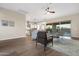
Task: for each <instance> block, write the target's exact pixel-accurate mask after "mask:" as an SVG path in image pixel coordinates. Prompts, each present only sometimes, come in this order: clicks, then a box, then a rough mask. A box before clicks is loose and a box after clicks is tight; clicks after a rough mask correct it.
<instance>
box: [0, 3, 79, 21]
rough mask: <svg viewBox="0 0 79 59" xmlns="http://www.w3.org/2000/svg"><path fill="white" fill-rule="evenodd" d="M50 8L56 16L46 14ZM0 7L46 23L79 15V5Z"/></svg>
mask: <svg viewBox="0 0 79 59" xmlns="http://www.w3.org/2000/svg"><path fill="white" fill-rule="evenodd" d="M48 6H50V8H51V9H53V10H55V12H56V13H55V14H46V11H45V9H46V8H47V7H48ZM0 7H3V8H6V9H10V10H13V11H17V12H19V13H22V14H26V17H27V18H29V19H30V21H45V20H46V19H48V20H49V19H51V18H56V17H60V16H66V15H71V14H75V13H79V4H78V3H52V4H50V5H49V4H48V3H0Z"/></svg>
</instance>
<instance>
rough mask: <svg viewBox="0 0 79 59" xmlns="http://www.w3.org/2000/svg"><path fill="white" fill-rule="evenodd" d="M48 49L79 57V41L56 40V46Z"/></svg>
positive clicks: (50, 45)
mask: <svg viewBox="0 0 79 59" xmlns="http://www.w3.org/2000/svg"><path fill="white" fill-rule="evenodd" d="M48 47H49V48H51V49H54V50H57V51H59V52H62V53H64V54H66V55H69V56H79V40H72V39H71V40H69V39H54V45H53V46H52V44H49V45H48Z"/></svg>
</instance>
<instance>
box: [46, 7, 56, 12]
mask: <svg viewBox="0 0 79 59" xmlns="http://www.w3.org/2000/svg"><path fill="white" fill-rule="evenodd" d="M45 11H47V12H49V13H55V11H53V10H50V7H47V8H46V9H45Z"/></svg>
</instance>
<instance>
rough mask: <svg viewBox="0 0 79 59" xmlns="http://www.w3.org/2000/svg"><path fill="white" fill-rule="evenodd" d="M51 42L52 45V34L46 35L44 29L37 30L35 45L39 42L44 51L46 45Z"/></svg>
mask: <svg viewBox="0 0 79 59" xmlns="http://www.w3.org/2000/svg"><path fill="white" fill-rule="evenodd" d="M50 42H52V45H53V36H48V37H47V33H46V32H45V31H38V33H37V39H36V46H37V43H41V44H43V45H44V51H45V50H46V47H47V45H48V44H49V43H50Z"/></svg>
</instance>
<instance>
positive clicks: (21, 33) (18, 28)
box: [0, 8, 26, 40]
mask: <svg viewBox="0 0 79 59" xmlns="http://www.w3.org/2000/svg"><path fill="white" fill-rule="evenodd" d="M2 19H5V20H12V21H14V22H15V26H14V27H10V26H2V25H1V20H2ZM25 19H26V18H25V16H24V15H22V14H19V13H17V12H14V11H10V10H6V9H3V8H0V40H6V39H13V38H20V37H25V36H26V35H25V31H26V30H25Z"/></svg>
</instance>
